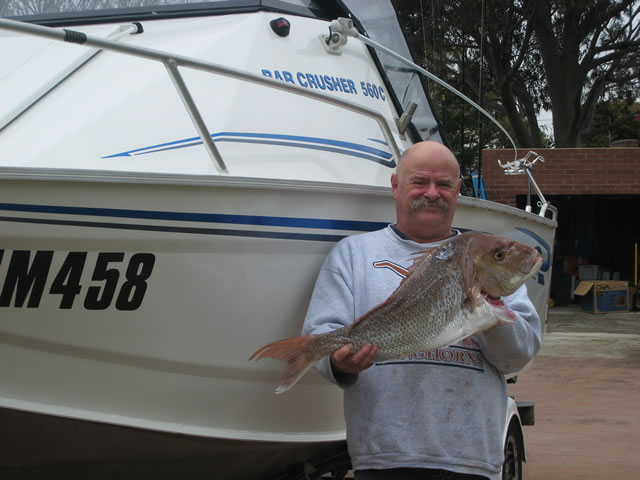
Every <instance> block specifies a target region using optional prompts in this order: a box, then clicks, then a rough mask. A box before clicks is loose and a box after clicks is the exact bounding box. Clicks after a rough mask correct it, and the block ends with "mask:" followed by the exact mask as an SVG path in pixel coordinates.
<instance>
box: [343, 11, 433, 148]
mask: <svg viewBox="0 0 640 480" xmlns="http://www.w3.org/2000/svg"><path fill="white" fill-rule="evenodd" d="M343 2H344V4H345V5H346V7H347V8H348V9H349V10H350V11H351V12H352V13H353V15H354V16H355V17H356V18H357V20H358V21H359V22H360V24H361V25H362V27H363V28H364V30H365V31H366V32H367V35H368V36H369V38H371V39H372V40H375V41H376V42H378V43H379V44H381V45H383V46H385V47H387V48H389V49H390V50H393V51H394V52H396V53H397V54H399V55H401V56H403V57H405V58H407V59H411V52H410V51H409V47H408V46H407V42H406V41H405V38H404V35H403V33H402V29H401V28H400V24H399V23H398V17H397V16H396V13H395V10H394V9H393V7H392V6H391V3H390V2H389V0H343ZM376 55H377V57H378V60H379V61H380V64H381V65H382V68H383V69H384V71H385V73H386V75H387V78H388V79H389V82H390V83H391V85H392V87H393V90H394V91H395V94H396V97H397V100H398V102H399V103H400V105H401V108H402V111H407V110H408V109H409V107H410V105H411V104H412V103H415V104H416V105H417V106H418V107H417V109H416V112H415V114H414V115H413V117H412V119H411V121H412V123H413V125H414V126H415V128H416V129H417V133H418V135H419V136H420V138H421V139H422V140H436V141H438V142H441V143H442V142H443V140H444V139H443V138H442V137H443V136H442V135H441V134H440V129H439V124H438V122H437V120H436V117H435V115H434V114H433V111H432V108H431V103H430V102H429V99H428V97H427V95H426V93H425V90H424V88H423V86H422V83H421V82H420V74H418V73H417V72H416V71H415V70H412V69H410V68H409V67H407V66H406V65H405V64H403V63H401V62H400V61H399V60H396V59H395V58H393V57H391V56H390V55H387V54H385V53H383V52H379V51H376Z"/></svg>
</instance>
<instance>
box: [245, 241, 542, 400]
mask: <svg viewBox="0 0 640 480" xmlns="http://www.w3.org/2000/svg"><path fill="white" fill-rule="evenodd" d="M541 263H542V259H541V257H540V255H539V253H538V252H537V251H536V250H535V249H533V248H531V247H529V246H526V245H523V244H520V243H518V242H515V241H514V240H511V239H509V238H506V237H500V236H495V235H488V234H482V233H478V232H468V233H464V234H461V235H458V236H456V237H454V238H452V239H451V240H449V241H447V242H445V243H444V244H442V245H441V246H439V247H436V248H434V249H430V250H427V251H425V252H418V256H417V257H416V259H415V262H414V265H413V266H412V267H411V268H410V269H409V273H408V275H407V277H406V278H405V279H404V280H403V281H402V283H401V284H400V286H399V287H398V288H397V289H396V291H395V292H394V293H393V294H392V295H391V296H390V297H389V298H388V299H387V300H386V301H385V302H384V303H382V304H380V305H378V306H377V307H375V308H374V309H372V310H370V311H369V312H367V313H366V314H365V315H363V316H362V317H360V318H359V319H358V320H356V321H355V322H354V323H353V324H351V325H348V326H346V327H344V328H340V329H337V330H334V331H332V332H329V333H326V334H322V335H308V336H303V337H295V338H292V339H287V340H281V341H278V342H274V343H272V344H269V345H265V346H264V347H263V348H261V349H260V350H258V351H257V352H256V353H254V355H253V356H252V357H251V358H257V359H260V358H266V357H270V358H277V359H280V360H283V361H286V362H287V363H288V365H287V367H286V368H285V372H284V374H283V378H282V380H281V384H280V386H279V387H278V389H277V390H276V392H277V393H281V392H283V391H286V390H288V389H289V388H291V387H292V386H293V385H294V384H295V383H296V382H297V380H298V379H299V378H300V377H301V376H302V375H303V374H304V373H305V372H306V370H307V369H308V368H310V367H311V366H312V365H313V363H315V362H316V361H317V360H319V359H320V358H322V357H323V356H325V355H328V354H330V353H332V352H334V351H335V350H337V349H338V348H340V347H342V346H343V345H345V344H352V345H353V350H352V351H353V352H355V351H357V350H359V349H360V348H362V347H363V346H364V345H366V344H373V345H376V346H377V347H378V352H377V354H376V357H375V361H383V360H391V359H399V358H404V357H406V356H408V355H410V354H411V353H415V352H418V351H430V350H434V349H436V348H440V347H444V346H447V345H451V344H453V343H455V342H457V341H459V340H461V339H463V338H465V337H467V336H469V335H472V334H474V333H477V332H480V331H483V330H486V329H488V328H491V327H493V326H495V325H496V324H498V323H512V322H513V321H514V320H515V315H514V314H513V313H512V312H510V311H509V310H508V309H507V308H506V307H504V304H502V302H500V301H499V300H498V299H497V298H494V297H499V296H501V295H508V294H510V293H513V292H514V291H515V290H516V289H517V288H518V287H519V286H520V285H522V283H524V281H526V279H527V278H529V277H531V276H532V275H533V274H534V273H535V272H537V270H538V269H539V268H540V265H541Z"/></svg>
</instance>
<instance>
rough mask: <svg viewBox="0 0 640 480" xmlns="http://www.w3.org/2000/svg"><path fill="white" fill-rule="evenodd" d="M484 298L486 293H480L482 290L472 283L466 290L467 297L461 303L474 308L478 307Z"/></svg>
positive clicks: (471, 308)
mask: <svg viewBox="0 0 640 480" xmlns="http://www.w3.org/2000/svg"><path fill="white" fill-rule="evenodd" d="M485 300H486V295H485V294H484V293H482V290H481V288H480V287H479V286H477V285H474V286H473V287H471V288H470V289H469V290H467V298H465V299H464V301H463V302H462V303H463V305H464V306H465V307H466V308H468V309H469V310H474V309H475V308H477V307H479V306H480V305H481V304H482V303H483V302H485Z"/></svg>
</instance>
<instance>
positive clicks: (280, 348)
mask: <svg viewBox="0 0 640 480" xmlns="http://www.w3.org/2000/svg"><path fill="white" fill-rule="evenodd" d="M316 336H317V335H305V336H301V337H294V338H289V339H286V340H279V341H277V342H273V343H270V344H268V345H265V346H264V347H262V348H260V349H259V350H258V351H257V352H255V353H254V354H253V355H251V358H249V360H254V359H255V360H260V359H262V358H275V359H277V360H282V361H283V362H286V363H287V366H286V367H285V368H284V372H283V373H282V378H281V379H280V384H279V385H278V387H277V388H276V393H284V392H286V391H287V390H289V389H290V388H291V387H293V386H294V385H295V384H296V383H297V382H298V380H300V378H302V376H303V375H304V374H305V373H306V372H307V370H309V369H310V368H311V367H312V366H313V364H314V363H315V362H316V360H317V359H316V358H314V356H313V355H312V354H311V352H310V351H309V348H308V346H309V343H310V342H312V341H313V339H314V338H315V337H316Z"/></svg>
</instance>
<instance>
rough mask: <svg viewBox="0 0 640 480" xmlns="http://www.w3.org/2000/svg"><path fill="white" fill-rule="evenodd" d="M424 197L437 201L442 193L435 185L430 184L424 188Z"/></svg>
mask: <svg viewBox="0 0 640 480" xmlns="http://www.w3.org/2000/svg"><path fill="white" fill-rule="evenodd" d="M422 195H423V196H424V197H425V198H428V199H429V200H435V199H436V198H438V197H440V192H438V189H437V188H436V185H435V184H434V183H428V184H426V185H425V186H424V191H423V193H422Z"/></svg>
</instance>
